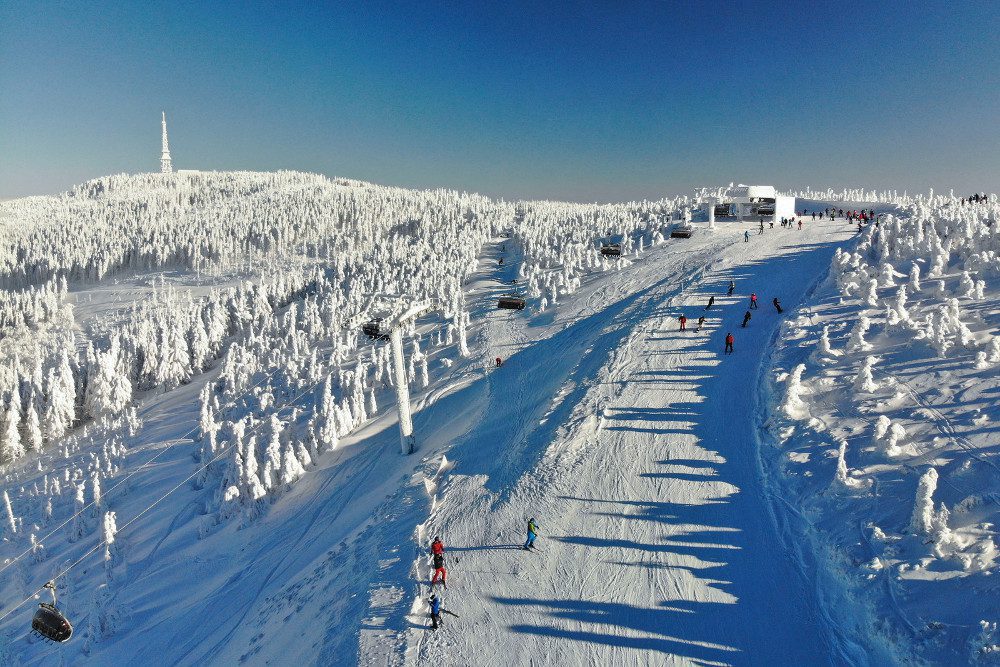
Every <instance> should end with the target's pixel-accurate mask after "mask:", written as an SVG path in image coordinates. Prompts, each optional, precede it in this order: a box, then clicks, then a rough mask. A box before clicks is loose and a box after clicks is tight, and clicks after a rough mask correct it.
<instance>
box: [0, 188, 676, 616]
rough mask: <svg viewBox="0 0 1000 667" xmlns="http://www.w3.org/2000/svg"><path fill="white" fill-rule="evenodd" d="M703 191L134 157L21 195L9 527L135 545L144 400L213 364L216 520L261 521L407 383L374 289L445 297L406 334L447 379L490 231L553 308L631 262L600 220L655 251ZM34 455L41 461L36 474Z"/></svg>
mask: <svg viewBox="0 0 1000 667" xmlns="http://www.w3.org/2000/svg"><path fill="white" fill-rule="evenodd" d="M685 203H686V200H682V199H674V200H663V201H659V202H636V203H628V204H615V205H606V206H601V205H578V204H556V203H549V202H520V203H510V202H504V201H493V200H490V199H488V198H485V197H481V196H478V195H469V194H465V193H459V192H454V191H446V190H434V191H411V190H404V189H399V188H389V187H381V186H375V185H370V184H366V183H360V182H356V181H347V180H343V179H336V180H334V179H328V178H326V177H322V176H316V175H312V174H302V173H293V172H280V173H249V172H238V173H213V174H194V175H176V174H175V175H161V174H142V175H134V176H127V175H120V176H112V177H107V178H101V179H97V180H94V181H90V182H88V183H85V184H83V185H81V186H79V187H76V188H74V189H72V190H71V191H69V192H67V193H65V194H63V195H60V196H57V197H34V198H28V199H21V200H13V201H8V202H2V203H0V229H3V230H4V234H3V235H2V236H0V286H2V287H3V289H2V291H0V359H2V360H3V362H4V363H3V364H2V365H0V463H2V464H3V465H4V468H3V470H4V476H5V480H6V482H7V484H6V488H7V493H5V512H6V514H7V521H6V522H5V525H6V526H7V528H6V530H5V532H4V537H5V539H6V541H7V543H8V544H9V546H10V548H12V549H14V550H15V551H16V550H18V549H27V550H29V551H30V552H31V554H32V555H33V556H32V557H33V558H34V559H35V560H37V561H40V560H44V559H45V558H46V557H47V556H46V553H47V552H46V548H45V545H44V544H43V540H42V539H41V538H47V539H48V540H49V541H50V540H51V537H52V535H54V534H56V532H59V533H63V534H65V535H66V536H67V539H69V540H71V541H74V540H78V539H80V538H82V537H83V536H84V535H87V534H90V533H94V534H95V537H100V540H99V543H100V544H104V545H105V547H106V548H107V549H108V550H109V553H108V554H106V556H107V558H108V562H112V561H113V562H117V560H120V558H119V557H118V556H114V555H112V554H111V551H110V550H111V545H112V544H116V545H117V546H115V547H114V549H115V553H119V552H120V550H121V549H124V548H125V547H124V544H125V543H124V542H121V540H118V542H115V534H116V533H117V531H118V530H119V529H120V528H121V527H120V526H119V525H118V524H117V523H116V520H115V517H114V514H113V509H112V504H113V502H112V501H113V498H114V497H115V495H116V494H120V493H127V492H128V489H129V488H130V485H131V484H132V481H131V480H132V477H133V475H134V473H135V470H129V468H128V466H127V464H126V461H127V452H128V447H129V443H130V442H131V440H132V438H133V437H134V435H135V434H136V433H137V432H138V430H139V429H140V427H141V418H140V416H139V412H138V411H137V409H136V408H137V406H139V405H140V404H141V400H142V399H143V397H144V396H148V395H150V394H151V393H153V394H155V393H159V392H165V391H171V390H173V389H174V388H176V387H179V386H181V385H184V384H187V383H189V382H191V381H192V380H193V379H195V378H196V377H197V376H199V375H200V374H202V373H206V372H212V373H214V374H215V375H214V376H213V377H214V379H213V380H212V381H211V382H209V383H206V384H205V385H204V387H203V389H202V391H201V392H200V401H199V403H200V418H199V420H198V423H197V424H192V425H191V431H190V433H189V435H188V436H187V437H188V441H190V440H195V441H196V446H195V449H194V451H193V455H194V458H195V461H194V462H193V463H192V475H193V478H192V483H193V484H194V485H195V486H196V487H197V488H201V489H204V490H205V494H206V495H205V507H204V510H203V513H204V514H205V515H207V516H208V517H209V518H211V521H209V522H208V523H204V524H203V526H204V527H205V528H206V529H210V528H211V525H213V524H214V523H216V522H222V521H226V520H228V519H232V518H239V519H240V521H241V522H244V521H250V520H253V518H254V517H256V516H257V515H258V514H259V513H260V512H261V511H262V510H263V509H264V508H265V507H266V503H267V502H269V501H274V500H275V499H277V498H278V497H279V496H280V495H281V494H282V493H283V492H284V491H285V490H286V489H287V488H288V487H289V486H290V485H291V484H293V483H294V482H295V481H296V480H297V479H298V478H300V477H301V476H302V475H303V474H305V472H306V471H307V470H308V469H309V467H310V465H312V464H313V463H314V462H315V461H316V460H317V458H318V457H320V456H322V455H323V454H324V453H326V452H329V451H332V450H334V449H336V448H337V446H338V441H339V439H340V438H343V437H344V436H345V435H346V434H348V433H350V432H351V431H353V430H354V429H356V428H357V427H358V426H359V425H361V424H363V423H364V422H366V421H367V420H368V419H369V418H370V417H371V416H372V415H373V414H375V413H376V412H377V411H378V410H380V408H381V405H382V403H385V402H387V399H388V396H387V395H386V394H387V393H388V392H390V391H391V383H392V381H393V380H392V374H391V373H390V372H389V369H388V364H389V350H388V348H387V347H386V346H376V345H371V344H370V343H369V341H368V340H367V339H366V338H364V337H363V336H361V335H360V331H359V330H358V328H357V326H356V323H357V322H358V318H359V317H363V316H364V314H365V313H367V312H368V309H369V306H370V303H371V301H372V295H377V294H390V295H392V294H395V295H404V296H405V297H407V298H410V299H413V300H417V299H433V300H435V302H436V303H438V304H440V305H441V313H442V314H441V316H440V317H438V318H437V319H436V320H435V322H434V323H433V325H432V326H431V327H430V329H428V328H427V327H426V326H425V327H423V328H422V330H421V331H419V332H418V330H417V329H416V328H415V327H411V328H410V330H409V331H408V332H407V335H406V341H407V342H406V349H407V356H408V363H407V371H408V374H409V379H410V382H412V383H417V384H419V385H421V386H427V384H428V382H429V381H430V375H431V372H432V369H431V368H430V364H429V359H430V354H429V353H430V352H431V351H432V350H440V351H441V352H442V355H443V356H442V360H443V362H444V363H445V364H446V365H447V364H448V363H450V362H448V360H447V357H448V356H449V355H452V356H457V355H465V354H468V353H469V351H468V346H467V342H466V340H465V338H466V328H467V326H468V325H469V314H468V313H467V312H466V307H465V302H464V293H463V283H464V281H465V280H466V279H467V278H468V277H469V276H470V275H471V273H472V272H474V271H475V270H476V269H477V267H478V265H479V259H480V255H481V253H482V252H483V249H484V246H485V245H486V244H487V243H490V242H496V243H502V244H503V245H505V246H510V248H509V250H508V252H509V253H510V255H511V256H516V257H518V258H519V259H520V262H519V263H518V265H517V269H516V271H517V275H518V276H520V277H521V278H522V279H523V280H519V283H523V284H522V285H519V286H518V289H520V290H522V291H523V292H524V294H525V296H526V297H527V298H528V299H529V304H530V307H532V308H534V309H545V308H547V307H549V305H550V304H553V303H557V302H558V299H559V297H560V295H563V294H567V293H569V292H572V291H573V290H574V289H576V287H578V286H579V284H580V281H581V279H582V278H583V277H584V276H585V275H586V273H587V272H589V271H593V270H596V269H608V268H612V267H613V266H616V265H621V264H623V263H627V262H628V261H629V260H628V259H627V258H625V257H623V258H621V259H617V260H614V262H613V263H609V262H608V260H607V259H605V258H603V257H602V256H601V255H600V252H599V249H600V244H601V241H602V240H607V239H610V238H612V237H615V240H616V241H617V240H620V241H622V242H623V244H624V248H625V251H626V254H629V253H637V252H641V251H642V249H643V248H644V247H645V246H647V245H649V244H655V243H659V242H661V241H662V240H663V238H664V233H665V232H666V230H667V229H668V227H669V224H670V219H671V218H672V217H673V216H675V215H677V213H678V211H679V210H680V208H681V207H682V206H683V205H684V204H685ZM164 271H171V272H173V273H174V274H177V272H180V274H179V275H181V276H182V279H181V280H180V285H179V286H177V285H174V284H173V283H172V282H164V280H163V272H164ZM157 272H159V276H160V277H159V278H158V279H157V278H154V279H153V280H152V282H151V283H150V284H149V289H148V290H146V292H145V294H146V296H145V297H143V298H138V299H135V300H133V301H131V302H127V303H124V304H122V306H121V307H120V308H119V309H117V310H115V311H113V312H112V311H104V312H102V313H100V314H98V315H93V316H90V317H89V318H88V317H83V316H81V315H80V314H79V313H77V312H75V311H76V309H75V308H74V306H77V307H78V308H82V307H83V306H86V305H87V304H86V303H76V302H75V298H76V297H75V294H76V293H77V292H78V291H80V290H89V289H93V288H94V287H101V286H104V285H115V284H117V283H118V281H119V280H130V279H134V277H135V276H141V275H145V274H154V275H155V274H157ZM184 276H186V277H184ZM187 285H202V286H203V288H202V289H200V291H199V292H198V294H197V296H196V295H195V291H194V290H192V289H189V288H188V287H187ZM180 441H184V439H183V438H182V439H181V440H180ZM95 451H96V452H99V454H95ZM157 456H159V454H157ZM154 459H155V457H154ZM26 461H34V463H33V465H34V466H35V467H36V468H37V470H38V471H39V472H40V473H41V474H42V477H41V478H39V479H38V481H34V482H32V483H31V484H30V485H29V486H24V485H23V484H22V485H19V482H18V480H20V479H25V478H26V475H27V474H28V472H29V469H28V468H23V464H24V462H26ZM150 462H151V461H147V463H146V464H144V465H148V464H149V463H150ZM19 471H20V472H19ZM53 526H55V530H54V529H53ZM98 533H99V534H98ZM18 562H19V563H20V561H18ZM18 567H20V565H18ZM109 568H111V566H109ZM109 572H110V569H109ZM109 577H110V574H109ZM109 581H110V579H109ZM108 585H109V586H110V583H109V584H108ZM108 590H110V589H108ZM102 595H109V593H107V591H105V593H102ZM102 599H103V598H102ZM98 606H99V607H100V605H98ZM102 608H103V607H102ZM102 613H103V612H102ZM105 620H107V619H105ZM101 623H104V621H101ZM99 625H100V623H99ZM95 632H97V631H96V630H95Z"/></svg>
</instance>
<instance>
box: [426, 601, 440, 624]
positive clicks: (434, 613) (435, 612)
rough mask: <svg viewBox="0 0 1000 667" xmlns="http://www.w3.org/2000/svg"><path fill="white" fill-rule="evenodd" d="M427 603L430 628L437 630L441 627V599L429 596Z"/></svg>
mask: <svg viewBox="0 0 1000 667" xmlns="http://www.w3.org/2000/svg"><path fill="white" fill-rule="evenodd" d="M427 602H428V604H430V606H431V628H433V629H434V630H437V629H438V626H439V625H441V598H439V597H438V596H436V595H434V594H431V597H430V599H429V600H427Z"/></svg>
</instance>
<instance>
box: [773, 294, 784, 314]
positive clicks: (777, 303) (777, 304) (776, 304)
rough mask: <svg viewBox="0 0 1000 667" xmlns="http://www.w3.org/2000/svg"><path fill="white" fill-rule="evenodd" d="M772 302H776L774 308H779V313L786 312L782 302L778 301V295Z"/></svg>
mask: <svg viewBox="0 0 1000 667" xmlns="http://www.w3.org/2000/svg"><path fill="white" fill-rule="evenodd" d="M771 303H773V304H774V309H775V310H777V311H778V312H779V313H782V312H784V311H783V310H781V302H780V301H778V297H774V301H772V302H771Z"/></svg>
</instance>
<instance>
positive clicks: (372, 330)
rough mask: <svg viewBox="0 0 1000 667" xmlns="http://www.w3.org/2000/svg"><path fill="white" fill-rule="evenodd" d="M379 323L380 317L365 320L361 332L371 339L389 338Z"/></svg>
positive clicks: (380, 322)
mask: <svg viewBox="0 0 1000 667" xmlns="http://www.w3.org/2000/svg"><path fill="white" fill-rule="evenodd" d="M381 325H382V318H381V317H379V318H376V319H374V320H372V321H370V322H366V323H365V324H364V326H362V327H361V332H362V333H363V334H364V335H366V336H368V337H369V338H371V339H372V340H389V334H388V333H387V332H385V331H382V326H381Z"/></svg>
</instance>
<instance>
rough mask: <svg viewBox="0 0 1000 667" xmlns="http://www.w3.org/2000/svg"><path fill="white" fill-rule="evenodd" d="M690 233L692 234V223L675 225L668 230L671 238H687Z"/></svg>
mask: <svg viewBox="0 0 1000 667" xmlns="http://www.w3.org/2000/svg"><path fill="white" fill-rule="evenodd" d="M692 234H694V227H693V226H692V225H677V226H676V227H674V228H673V229H671V230H670V238H672V239H689V238H691V235H692Z"/></svg>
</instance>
